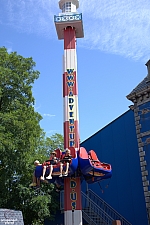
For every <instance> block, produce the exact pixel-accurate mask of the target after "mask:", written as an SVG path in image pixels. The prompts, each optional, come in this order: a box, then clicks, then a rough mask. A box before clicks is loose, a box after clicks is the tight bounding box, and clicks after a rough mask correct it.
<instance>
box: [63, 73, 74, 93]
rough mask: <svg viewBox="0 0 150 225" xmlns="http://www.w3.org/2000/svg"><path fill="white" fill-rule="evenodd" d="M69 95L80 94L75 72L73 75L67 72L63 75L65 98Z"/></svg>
mask: <svg viewBox="0 0 150 225" xmlns="http://www.w3.org/2000/svg"><path fill="white" fill-rule="evenodd" d="M72 76H73V79H72ZM69 78H70V79H69ZM69 94H70V95H72V94H73V95H77V94H78V89H77V76H76V71H74V72H73V75H69V74H68V73H67V72H65V73H64V74H63V97H65V96H68V95H69Z"/></svg>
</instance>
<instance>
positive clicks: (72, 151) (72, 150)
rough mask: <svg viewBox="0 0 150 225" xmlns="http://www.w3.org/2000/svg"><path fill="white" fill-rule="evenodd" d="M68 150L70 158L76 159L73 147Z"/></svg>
mask: <svg viewBox="0 0 150 225" xmlns="http://www.w3.org/2000/svg"><path fill="white" fill-rule="evenodd" d="M69 150H70V155H71V156H72V158H76V150H75V148H74V147H69Z"/></svg>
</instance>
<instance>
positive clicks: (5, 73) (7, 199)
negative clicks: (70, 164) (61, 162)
mask: <svg viewBox="0 0 150 225" xmlns="http://www.w3.org/2000/svg"><path fill="white" fill-rule="evenodd" d="M34 67H35V62H34V61H33V59H32V58H24V57H22V56H20V55H18V54H17V53H16V52H12V53H10V54H8V52H7V49H6V48H4V47H3V48H0V196H1V198H0V208H10V209H19V210H22V211H23V215H24V219H25V225H26V224H38V223H39V224H41V222H42V221H43V219H44V218H45V217H47V216H50V209H52V211H53V210H55V209H56V208H57V206H56V205H55V203H54V202H55V200H54V199H55V198H54V197H52V193H53V188H54V186H53V185H50V186H48V187H45V186H43V187H42V188H41V191H42V193H43V194H42V195H41V193H37V194H35V192H34V191H33V190H32V189H29V188H28V185H29V183H30V182H31V179H32V173H33V162H34V160H35V159H38V158H39V160H41V161H42V160H44V158H46V157H48V154H49V151H50V150H51V149H52V148H53V149H54V148H55V147H56V145H57V144H58V142H59V141H60V140H58V139H59V138H58V137H59V135H58V134H56V135H55V136H54V137H52V139H51V138H45V134H44V132H43V131H42V129H41V128H40V125H39V122H40V120H41V119H42V117H41V115H40V114H39V113H37V112H35V110H34V97H33V95H32V86H33V84H34V81H35V80H36V79H38V77H39V72H38V71H36V70H34ZM60 137H61V138H60V139H61V141H62V140H63V138H62V136H61V135H60ZM60 144H61V145H62V143H60ZM57 147H58V146H57ZM45 188H46V189H45ZM52 202H53V206H54V205H55V207H54V208H51V207H50V205H51V203H52ZM29 215H31V217H29ZM29 218H30V221H29Z"/></svg>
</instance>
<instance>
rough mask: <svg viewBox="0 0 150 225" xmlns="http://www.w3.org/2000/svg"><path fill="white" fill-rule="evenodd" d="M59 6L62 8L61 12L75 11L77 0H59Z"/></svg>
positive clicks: (77, 4)
mask: <svg viewBox="0 0 150 225" xmlns="http://www.w3.org/2000/svg"><path fill="white" fill-rule="evenodd" d="M59 8H60V9H61V10H62V13H65V14H66V13H67V14H68V13H76V10H77V8H79V1H78V0H70V1H69V0H60V1H59Z"/></svg>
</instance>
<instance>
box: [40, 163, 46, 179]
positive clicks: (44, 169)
mask: <svg viewBox="0 0 150 225" xmlns="http://www.w3.org/2000/svg"><path fill="white" fill-rule="evenodd" d="M45 172H46V166H44V167H43V174H42V176H41V180H44V179H45V178H44V176H45Z"/></svg>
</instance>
